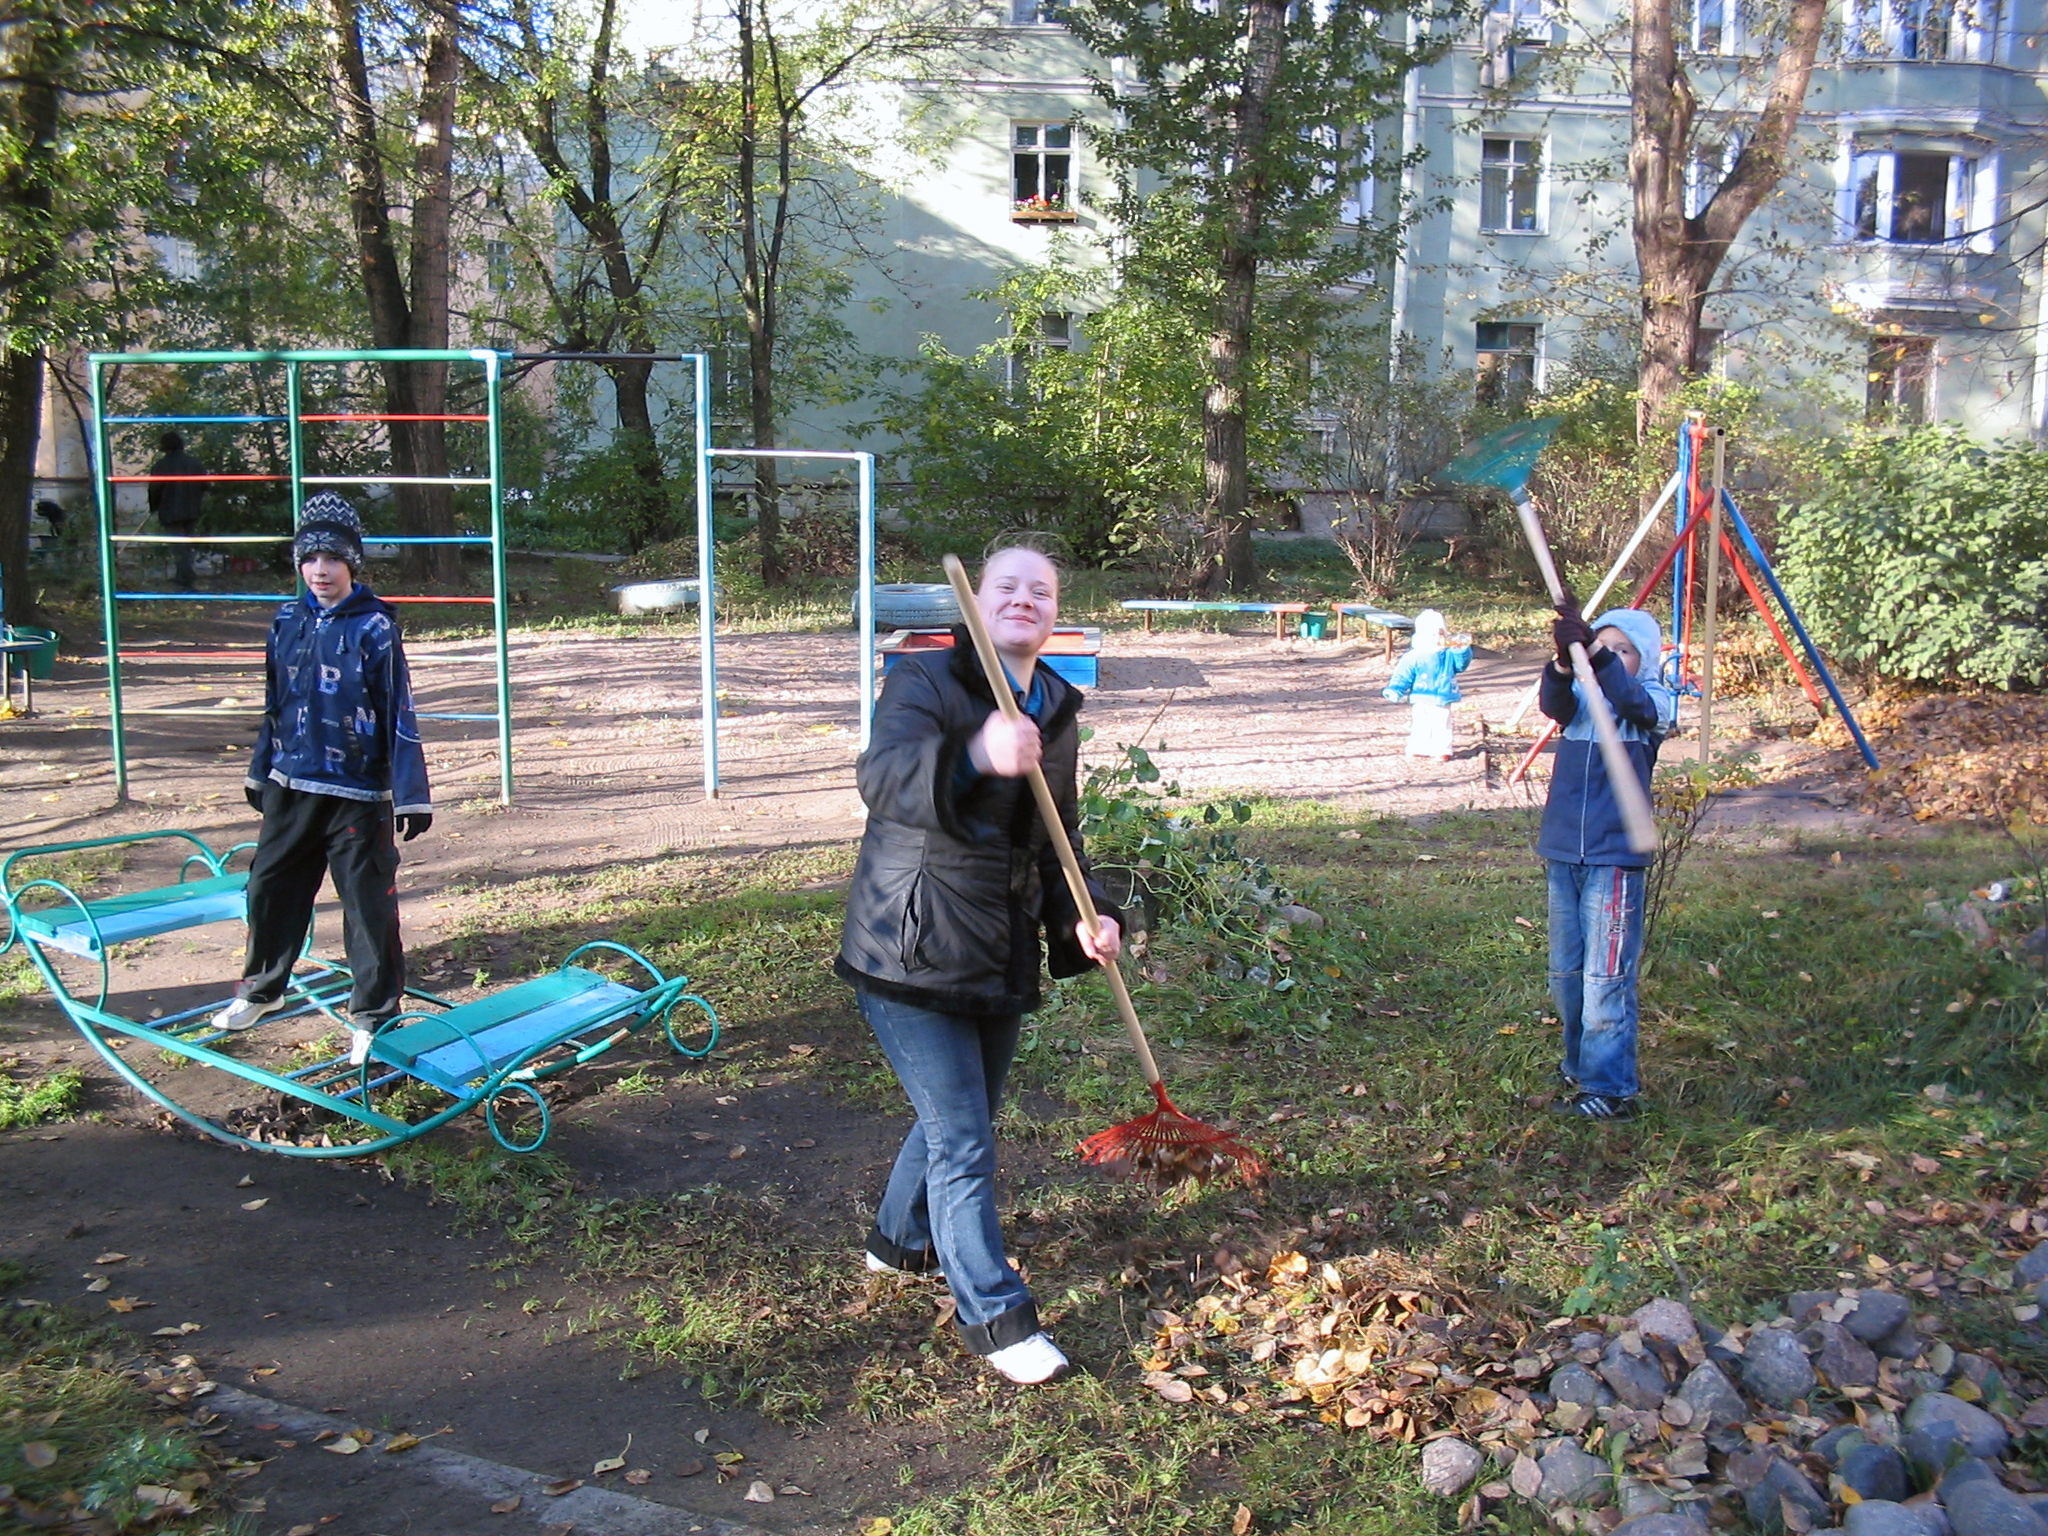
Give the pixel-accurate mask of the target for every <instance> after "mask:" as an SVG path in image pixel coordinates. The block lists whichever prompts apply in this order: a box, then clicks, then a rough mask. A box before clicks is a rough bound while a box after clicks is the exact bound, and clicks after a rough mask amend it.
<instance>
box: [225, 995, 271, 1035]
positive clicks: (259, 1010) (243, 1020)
mask: <svg viewBox="0 0 2048 1536" xmlns="http://www.w3.org/2000/svg"><path fill="white" fill-rule="evenodd" d="M283 1006H284V999H283V998H281V997H280V998H279V999H277V1001H275V1002H271V1003H259V1002H255V1001H253V1000H252V999H250V998H246V997H238V998H236V999H235V1000H234V1001H233V1002H232V1003H229V1004H228V1005H227V1007H225V1008H223V1009H221V1011H220V1012H219V1013H216V1014H215V1015H214V1016H213V1019H212V1024H213V1027H214V1028H215V1029H225V1030H228V1031H230V1032H235V1031H239V1030H244V1029H254V1028H255V1027H256V1025H257V1023H258V1022H259V1021H261V1020H262V1019H264V1018H265V1017H267V1016H268V1015H270V1014H273V1013H275V1012H277V1010H278V1009H280V1008H282V1007H283Z"/></svg>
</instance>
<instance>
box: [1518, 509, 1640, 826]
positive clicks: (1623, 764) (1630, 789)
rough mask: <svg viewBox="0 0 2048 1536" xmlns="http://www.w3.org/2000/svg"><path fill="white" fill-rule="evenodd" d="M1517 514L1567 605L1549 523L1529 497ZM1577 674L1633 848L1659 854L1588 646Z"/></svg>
mask: <svg viewBox="0 0 2048 1536" xmlns="http://www.w3.org/2000/svg"><path fill="white" fill-rule="evenodd" d="M1515 515H1516V516H1517V517H1519V518H1520V519H1521V521H1522V535H1523V537H1524V538H1526V539H1528V541H1529V552H1530V553H1531V554H1532V555H1534V556H1535V557H1536V564H1537V566H1538V567H1539V568H1540V569H1541V570H1542V572H1543V580H1544V583H1545V584H1546V585H1547V586H1548V587H1549V588H1550V600H1551V601H1552V602H1553V603H1557V604H1559V605H1562V604H1563V602H1564V600H1565V592H1564V582H1563V581H1562V580H1560V579H1559V577H1558V574H1557V564H1556V562H1555V561H1553V560H1552V559H1551V558H1550V541H1549V540H1548V539H1546V538H1544V536H1543V524H1542V523H1541V522H1540V521H1539V520H1538V519H1537V516H1536V508H1535V506H1534V504H1533V503H1531V502H1530V501H1529V500H1528V499H1527V498H1526V497H1518V498H1517V499H1516V501H1515ZM1661 660H1662V658H1661V657H1657V656H1645V657H1644V658H1643V659H1642V664H1643V665H1644V666H1646V667H1654V666H1656V665H1658V663H1659V662H1660V661H1661ZM1572 676H1573V677H1575V678H1577V679H1578V683H1579V691H1580V692H1581V693H1583V694H1584V695H1585V696H1586V707H1587V708H1588V709H1590V710H1591V711H1592V712H1593V734H1594V736H1595V737H1597V738H1598V739H1599V742H1600V757H1601V760H1602V761H1603V762H1604V763H1606V765H1607V780H1608V782H1609V783H1610V784H1612V785H1613V786H1614V800H1615V804H1616V805H1618V806H1620V807H1621V821H1622V825H1623V826H1624V827H1625V828H1626V829H1627V831H1628V845H1629V847H1631V848H1633V849H1635V851H1636V852H1637V853H1655V852H1656V851H1657V817H1656V814H1655V813H1654V812H1653V811H1651V809H1650V797H1649V796H1648V795H1646V794H1644V793H1643V782H1642V780H1641V779H1638V778H1637V777H1636V765H1635V763H1634V762H1633V761H1632V760H1631V759H1630V758H1629V755H1628V748H1627V747H1625V746H1623V745H1622V743H1621V731H1620V729H1619V728H1618V727H1616V725H1615V723H1614V711H1613V710H1612V709H1611V708H1610V707H1609V706H1608V703H1607V695H1606V694H1605V693H1603V692H1602V691H1601V688H1600V681H1599V679H1598V678H1596V677H1594V675H1593V659H1592V658H1591V657H1590V656H1588V655H1587V654H1586V648H1585V647H1584V646H1583V645H1580V644H1578V643H1576V642H1574V643H1573V645H1572Z"/></svg>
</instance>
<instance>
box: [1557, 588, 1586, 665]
mask: <svg viewBox="0 0 2048 1536" xmlns="http://www.w3.org/2000/svg"><path fill="white" fill-rule="evenodd" d="M1550 638H1551V640H1552V641H1553V642H1555V644H1556V646H1557V664H1558V665H1559V666H1560V667H1563V668H1565V669H1566V670H1569V669H1570V668H1571V664H1572V647H1573V646H1574V645H1582V646H1584V647H1585V648H1586V652H1587V654H1588V655H1591V654H1592V650H1593V626H1592V625H1590V624H1588V623H1587V622H1586V617H1585V615H1584V614H1582V613H1580V612H1579V610H1578V608H1577V606H1576V605H1572V604H1564V603H1560V604H1559V605H1558V609H1557V617H1556V618H1555V619H1552V620H1551V621H1550Z"/></svg>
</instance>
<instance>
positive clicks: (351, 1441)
mask: <svg viewBox="0 0 2048 1536" xmlns="http://www.w3.org/2000/svg"><path fill="white" fill-rule="evenodd" d="M362 1448H363V1442H362V1441H360V1440H358V1439H357V1438H356V1437H355V1436H354V1435H343V1436H342V1437H341V1438H340V1439H339V1440H337V1441H335V1442H334V1443H333V1444H332V1445H323V1446H321V1447H320V1449H321V1450H323V1451H332V1452H334V1454H335V1455H337V1456H353V1455H355V1453H356V1452H357V1451H360V1450H361V1449H362Z"/></svg>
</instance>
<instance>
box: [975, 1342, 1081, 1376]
mask: <svg viewBox="0 0 2048 1536" xmlns="http://www.w3.org/2000/svg"><path fill="white" fill-rule="evenodd" d="M987 1359H988V1363H989V1364H990V1365H992V1366H994V1367H995V1368H996V1369H997V1370H999V1371H1001V1372H1002V1373H1003V1374H1004V1375H1005V1376H1007V1377H1008V1378H1009V1379H1010V1380H1011V1381H1014V1382H1015V1383H1017V1385H1018V1386H1020V1387H1036V1386H1042V1385H1044V1384H1045V1383H1046V1382H1048V1381H1056V1380H1058V1379H1059V1378H1060V1377H1062V1376H1064V1375H1066V1373H1067V1369H1068V1365H1067V1357H1066V1356H1065V1355H1063V1354H1061V1353H1060V1347H1059V1345H1057V1344H1055V1343H1053V1341H1052V1339H1051V1337H1050V1336H1048V1335H1047V1334H1045V1333H1044V1332H1039V1333H1034V1334H1033V1335H1031V1337H1030V1338H1028V1339H1024V1340H1022V1341H1020V1342H1019V1343H1016V1344H1008V1345H1005V1346H1004V1347H1003V1348H1001V1349H999V1350H997V1351H996V1352H995V1353H994V1354H992V1355H989V1356H988V1357H987Z"/></svg>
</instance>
